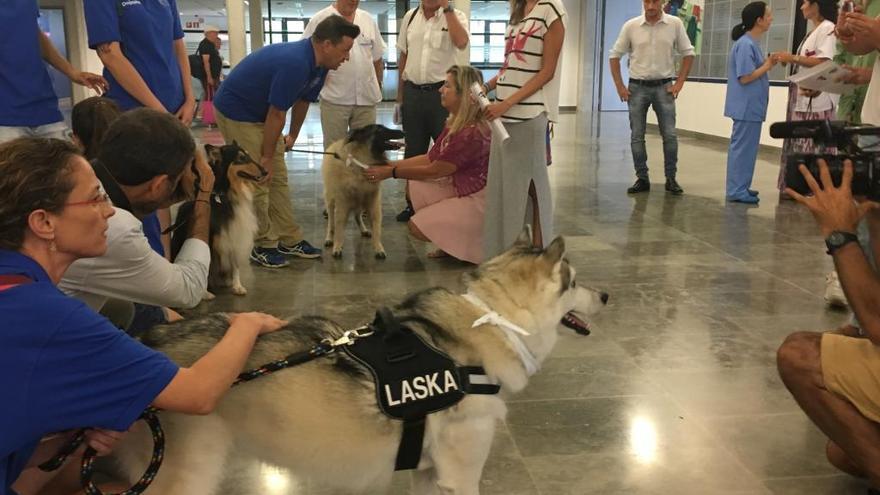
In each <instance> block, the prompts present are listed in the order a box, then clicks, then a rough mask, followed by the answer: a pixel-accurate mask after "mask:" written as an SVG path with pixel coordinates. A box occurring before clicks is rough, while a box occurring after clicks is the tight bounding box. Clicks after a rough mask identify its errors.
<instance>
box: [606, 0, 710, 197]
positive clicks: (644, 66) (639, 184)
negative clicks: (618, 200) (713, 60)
mask: <svg viewBox="0 0 880 495" xmlns="http://www.w3.org/2000/svg"><path fill="white" fill-rule="evenodd" d="M663 3H664V2H663V1H661V0H642V4H643V6H644V8H645V13H644V15H641V16H639V17H636V18H634V19H630V20H629V21H627V22H626V23H625V24H624V25H623V29H621V31H620V35H619V36H618V38H617V42H615V43H614V47H613V48H612V49H611V58H610V60H609V65H610V66H611V75H612V77H613V78H614V84H615V85H616V86H617V94H618V95H620V100H621V101H625V102H627V104H628V106H629V126H630V132H631V133H632V138H631V146H632V154H633V163H634V165H635V170H636V182H635V184H633V185H632V187H630V188H629V189H627V191H626V192H627V193H629V194H635V193H640V192H647V191H650V190H651V183H650V181H649V179H648V152H647V150H646V149H645V128H646V127H647V117H648V107H653V108H654V113H655V114H656V115H657V121H658V123H659V124H660V135H661V136H662V137H663V162H664V166H665V172H666V190H667V191H668V192H670V193H671V194H675V195H680V194H683V193H684V190H683V189H682V188H681V186H679V185H678V182H676V180H675V174H676V171H677V168H678V136H676V132H675V99H676V98H678V94H679V93H680V92H681V89H682V87H684V82H685V80H686V79H687V76H688V73H690V70H691V65H692V64H693V63H694V47H693V45H692V44H691V41H690V39H689V38H688V36H687V32H686V31H685V28H684V24H683V23H682V22H681V20H680V19H679V18H678V17H673V16H671V15H667V14H665V13H663V9H662V7H663ZM627 54H628V55H629V75H630V79H629V86H628V87H627V86H626V85H624V84H623V78H622V77H621V75H620V58H621V57H623V56H624V55H627ZM676 54H678V55H679V56H681V57H683V58H682V61H681V70H679V73H678V76H677V77H676V75H675V61H674V56H675V55H676Z"/></svg>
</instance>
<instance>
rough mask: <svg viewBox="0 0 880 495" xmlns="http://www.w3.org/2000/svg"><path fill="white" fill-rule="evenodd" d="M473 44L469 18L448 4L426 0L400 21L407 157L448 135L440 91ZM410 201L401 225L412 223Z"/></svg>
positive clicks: (444, 0) (399, 98)
mask: <svg viewBox="0 0 880 495" xmlns="http://www.w3.org/2000/svg"><path fill="white" fill-rule="evenodd" d="M469 42H470V35H469V34H468V20H467V17H465V15H464V12H462V11H460V10H457V9H455V8H453V6H452V4H451V2H450V1H449V0H422V2H421V5H420V6H419V7H417V8H415V9H412V10H410V11H409V12H407V13H406V14H405V15H404V16H403V19H401V23H400V36H399V37H398V40H397V48H398V49H399V50H400V57H398V62H397V65H398V67H399V70H400V84H399V85H398V86H397V103H399V104H400V106H401V109H400V113H401V118H402V120H403V131H404V132H405V133H406V151H405V152H404V157H405V158H410V157H413V156H418V155H424V154H425V153H427V152H428V147H429V146H430V144H431V140H432V139H437V137H438V136H439V135H440V133H441V132H443V127H444V126H445V125H446V118H447V117H449V112H447V111H446V110H445V109H444V108H443V106H442V105H440V87H441V86H443V83H444V81H446V71H447V70H449V68H450V67H452V66H453V65H456V64H457V60H458V56H459V54H461V53H463V50H465V49H466V48H467V47H468V43H469ZM407 203H408V204H407V207H406V209H405V210H403V211H402V212H401V213H400V214H399V215H398V216H397V220H398V221H399V222H406V221H409V217H411V216H412V214H413V209H412V205H410V204H409V202H408V201H407Z"/></svg>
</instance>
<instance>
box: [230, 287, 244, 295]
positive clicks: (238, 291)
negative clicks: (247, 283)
mask: <svg viewBox="0 0 880 495" xmlns="http://www.w3.org/2000/svg"><path fill="white" fill-rule="evenodd" d="M232 293H233V294H235V295H236V296H246V295H247V289H245V288H244V286H243V285H233V286H232Z"/></svg>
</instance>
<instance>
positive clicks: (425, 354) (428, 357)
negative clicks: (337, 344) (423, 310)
mask: <svg viewBox="0 0 880 495" xmlns="http://www.w3.org/2000/svg"><path fill="white" fill-rule="evenodd" d="M410 321H412V322H417V323H421V324H423V325H428V326H435V327H436V325H435V324H434V323H432V322H431V321H430V320H427V319H425V318H420V317H410V318H404V319H402V320H398V319H397V318H396V317H394V315H393V314H392V313H391V310H389V309H388V308H382V309H380V310H379V311H378V312H377V313H376V319H375V321H373V323H372V325H370V326H369V328H370V330H371V331H372V333H371V335H369V336H368V337H366V338H360V339H356V340H355V341H353V342H352V343H351V344H348V345H345V346H342V347H341V349H342V351H343V352H345V354H346V355H348V356H349V357H351V358H352V359H354V360H355V361H357V362H358V363H360V364H361V365H362V366H364V367H365V368H366V369H367V370H369V372H370V373H371V374H372V376H373V382H374V384H375V386H376V400H377V403H378V405H379V409H381V410H382V412H383V413H384V414H385V415H386V416H388V417H390V418H392V419H396V420H399V421H403V434H402V435H401V438H400V445H399V446H398V449H397V461H396V462H395V470H396V471H402V470H407V469H415V468H416V467H418V465H419V461H420V460H421V457H422V446H423V444H424V438H425V420H426V418H427V417H428V415H429V414H432V413H435V412H438V411H442V410H444V409H449V408H451V407H453V406H455V405H456V404H458V403H459V402H460V401H461V400H462V399H464V397H465V396H466V395H468V394H482V395H494V394H497V393H498V392H499V391H500V390H501V387H500V386H499V385H496V384H491V383H487V381H488V380H487V377H486V376H485V375H486V371H485V370H484V369H483V368H481V367H476V366H458V365H457V364H456V363H455V361H453V360H452V358H451V357H449V356H448V355H447V354H445V353H443V352H441V351H440V350H438V349H437V348H436V347H434V346H432V345H430V344H428V343H427V342H425V340H424V339H422V338H421V337H420V336H419V335H417V334H416V333H415V332H413V331H412V330H411V329H409V328H407V327H406V326H405V324H406V323H407V322H410Z"/></svg>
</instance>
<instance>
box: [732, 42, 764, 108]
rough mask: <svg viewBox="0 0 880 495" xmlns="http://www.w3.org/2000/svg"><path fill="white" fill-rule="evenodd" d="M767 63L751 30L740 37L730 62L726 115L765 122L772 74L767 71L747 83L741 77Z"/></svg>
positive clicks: (734, 46) (733, 49) (733, 48)
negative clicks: (740, 79) (769, 74)
mask: <svg viewBox="0 0 880 495" xmlns="http://www.w3.org/2000/svg"><path fill="white" fill-rule="evenodd" d="M763 63H764V54H763V53H762V51H761V47H760V46H759V45H758V43H757V42H756V41H755V39H754V38H752V36H751V35H750V34H748V33H746V34H744V35H743V36H742V37H741V38H740V39H738V40H736V42H735V43H734V44H733V47H732V48H731V49H730V59H729V60H728V62H727V97H726V99H725V102H724V116H725V117H730V118H732V119H734V120H744V121H747V122H764V120H765V119H766V118H767V102H768V101H769V99H770V77H769V76H768V75H767V74H766V73H765V74H764V75H763V76H761V77H759V78H758V79H756V80H754V81H752V82H750V83H749V84H743V83H741V82H739V78H740V77H742V76H747V75H749V74H751V73H752V72H754V71H755V70H756V69H757V68H758V67H760V66H761V65H762V64H763Z"/></svg>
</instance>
